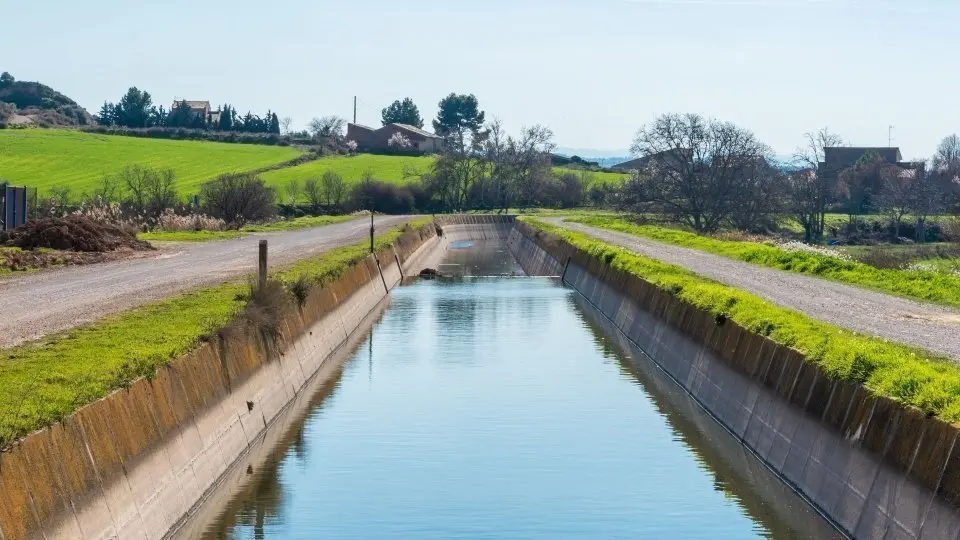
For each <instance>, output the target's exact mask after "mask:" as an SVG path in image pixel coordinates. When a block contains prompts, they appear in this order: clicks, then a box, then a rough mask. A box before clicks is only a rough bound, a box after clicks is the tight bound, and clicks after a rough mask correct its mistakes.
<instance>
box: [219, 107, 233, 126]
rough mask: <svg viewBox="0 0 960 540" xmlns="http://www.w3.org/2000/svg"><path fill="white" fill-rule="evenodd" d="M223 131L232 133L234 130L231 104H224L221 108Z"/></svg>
mask: <svg viewBox="0 0 960 540" xmlns="http://www.w3.org/2000/svg"><path fill="white" fill-rule="evenodd" d="M219 128H220V130H221V131H231V130H232V129H233V114H232V109H231V108H230V104H228V103H224V104H223V107H220V126H219Z"/></svg>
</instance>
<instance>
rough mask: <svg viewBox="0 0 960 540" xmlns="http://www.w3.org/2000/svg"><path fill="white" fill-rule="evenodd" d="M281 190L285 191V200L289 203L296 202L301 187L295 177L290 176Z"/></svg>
mask: <svg viewBox="0 0 960 540" xmlns="http://www.w3.org/2000/svg"><path fill="white" fill-rule="evenodd" d="M283 190H284V191H286V192H287V201H288V203H289V204H297V199H299V198H300V194H301V193H303V187H302V186H301V185H300V180H299V179H297V178H291V179H290V181H288V182H287V185H285V186H284V187H283Z"/></svg>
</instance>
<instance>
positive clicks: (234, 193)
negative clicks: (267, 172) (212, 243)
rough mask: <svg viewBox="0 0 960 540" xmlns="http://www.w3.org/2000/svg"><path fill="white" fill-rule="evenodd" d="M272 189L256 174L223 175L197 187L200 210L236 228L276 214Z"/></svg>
mask: <svg viewBox="0 0 960 540" xmlns="http://www.w3.org/2000/svg"><path fill="white" fill-rule="evenodd" d="M274 198H275V192H274V190H273V188H272V187H270V186H267V184H266V183H265V182H264V181H263V179H262V178H260V177H259V176H257V175H253V174H247V173H240V174H225V175H222V176H219V177H218V178H216V179H215V180H211V181H209V182H207V183H205V184H203V185H202V186H200V199H201V201H202V205H203V209H204V211H205V212H206V213H207V214H208V215H210V216H212V217H214V218H219V219H222V220H224V221H226V222H227V223H229V224H230V226H231V227H234V228H239V227H242V226H243V225H244V224H245V223H247V222H250V221H263V220H267V219H270V218H273V217H274V216H276V215H277V207H276V205H275V204H274Z"/></svg>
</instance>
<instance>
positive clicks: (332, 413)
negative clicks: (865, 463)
mask: <svg viewBox="0 0 960 540" xmlns="http://www.w3.org/2000/svg"><path fill="white" fill-rule="evenodd" d="M602 322H603V321H602V320H596V319H594V318H592V317H591V316H584V315H583V314H582V313H581V312H580V311H578V309H577V307H576V304H575V296H574V295H573V294H572V293H571V291H569V290H567V289H563V288H561V287H558V286H556V284H555V283H553V282H551V281H549V280H544V279H493V280H491V279H468V280H463V281H456V282H453V281H451V282H443V281H435V282H421V283H418V284H416V285H414V286H411V287H405V288H403V289H401V290H399V291H397V292H396V294H395V295H394V299H393V302H392V304H391V306H390V308H389V310H388V311H387V313H386V314H385V316H384V319H383V321H382V323H381V324H380V325H379V326H378V327H377V328H376V333H375V334H374V336H373V337H372V338H371V339H369V340H368V341H367V342H366V343H365V344H364V345H363V346H362V347H361V348H359V349H358V351H357V353H356V355H355V358H354V360H353V361H352V362H351V363H350V364H348V365H347V366H346V368H345V371H344V372H343V373H342V377H337V378H336V382H334V383H330V384H328V385H326V386H325V387H324V388H323V389H321V391H320V392H318V393H317V395H316V396H314V398H313V400H314V402H315V410H314V412H313V413H312V414H310V415H309V417H307V418H305V419H304V420H305V421H304V423H303V424H302V425H301V426H300V427H299V428H296V429H292V430H290V432H288V433H287V434H286V435H285V437H284V441H283V442H282V444H280V445H279V446H278V449H277V450H276V451H274V453H273V454H272V455H271V456H270V458H269V459H268V460H267V462H266V464H264V465H263V466H261V467H260V468H259V470H256V471H251V474H252V475H255V476H256V477H255V478H254V479H253V481H251V482H249V483H248V484H247V485H246V487H245V488H244V489H243V490H242V491H241V492H240V493H238V494H237V496H236V497H234V499H233V500H232V501H231V502H230V503H229V504H228V505H227V506H226V507H225V508H224V509H223V512H222V515H221V518H220V519H219V521H218V522H217V523H215V524H213V525H212V526H211V527H210V528H209V529H208V532H207V536H208V537H210V538H322V537H335V538H345V537H346V538H449V537H462V538H519V537H523V538H557V537H565V538H572V537H581V538H621V537H666V536H670V537H673V538H678V539H679V538H749V537H757V536H760V537H778V538H789V537H811V538H813V537H820V538H823V537H825V536H823V534H829V530H827V532H826V533H824V532H823V531H824V529H823V528H822V526H823V524H822V523H818V522H817V518H816V516H811V515H809V513H805V512H804V509H803V507H802V505H801V504H800V503H798V501H796V500H795V499H793V500H791V499H790V494H789V493H782V491H783V489H782V486H780V491H778V490H777V487H776V486H778V485H779V484H777V483H776V482H773V483H771V482H769V481H768V479H764V477H763V476H762V474H761V472H762V471H761V470H758V469H757V467H756V466H755V465H753V466H751V465H750V464H749V460H748V456H746V455H745V454H744V453H743V452H742V450H739V447H738V446H736V445H730V444H729V441H725V440H724V439H723V437H724V436H726V435H725V434H724V433H718V432H717V430H716V426H715V424H714V427H713V428H711V427H710V422H712V420H711V419H709V418H707V417H706V416H704V415H703V414H702V413H700V414H699V416H698V415H697V411H696V410H695V408H694V407H692V406H690V405H689V404H686V405H684V401H683V400H682V399H678V398H677V396H675V395H673V394H671V392H674V391H675V390H671V389H670V388H669V387H668V386H666V385H665V384H664V381H663V380H660V379H657V377H655V376H654V375H655V373H653V372H652V371H651V369H649V368H648V369H644V368H643V367H642V366H643V365H644V364H642V363H641V362H636V363H635V362H633V361H631V359H630V356H631V355H632V354H633V353H631V352H630V351H624V350H621V345H620V344H619V343H618V342H616V340H611V339H607V338H606V337H604V333H603V332H602V331H601V328H600V327H599V326H598V324H602ZM661 379H662V377H661ZM727 438H728V439H730V438H729V436H727ZM731 440H732V439H731ZM785 513H786V514H791V515H789V516H786V517H785V516H784V514H785Z"/></svg>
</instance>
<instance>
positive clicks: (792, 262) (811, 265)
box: [571, 216, 960, 307]
mask: <svg viewBox="0 0 960 540" xmlns="http://www.w3.org/2000/svg"><path fill="white" fill-rule="evenodd" d="M571 221H575V222H578V223H583V224H585V225H590V226H593V227H600V228H604V229H609V230H614V231H620V232H624V233H628V234H633V235H636V236H642V237H646V238H651V239H653V240H658V241H660V242H665V243H668V244H673V245H677V246H683V247H689V248H694V249H698V250H701V251H706V252H709V253H714V254H717V255H722V256H724V257H728V258H731V259H737V260H741V261H744V262H748V263H752V264H756V265H760V266H766V267H768V268H776V269H779V270H786V271H788V272H794V273H798V274H808V275H813V276H818V277H821V278H824V279H829V280H832V281H837V282H840V283H846V284H848V285H855V286H858V287H865V288H869V289H874V290H877V291H881V292H885V293H890V294H895V295H898V296H903V297H905V298H911V299H914V300H920V301H924V302H933V303H936V304H943V305H948V306H955V307H960V276H956V275H949V274H941V273H938V272H931V271H916V270H893V269H883V270H881V269H878V268H874V267H872V266H869V265H866V264H863V263H859V262H855V261H850V260H845V259H842V258H838V257H831V256H827V255H819V254H816V253H809V252H805V251H788V250H785V249H782V248H780V247H778V246H776V245H774V244H772V243H758V242H748V241H733V240H722V239H718V238H713V237H709V236H701V235H697V234H694V233H691V232H687V231H681V230H677V229H670V228H666V227H658V226H653V225H635V224H633V223H630V222H629V221H626V220H625V219H622V218H616V217H610V216H579V217H575V218H573V219H571Z"/></svg>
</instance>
